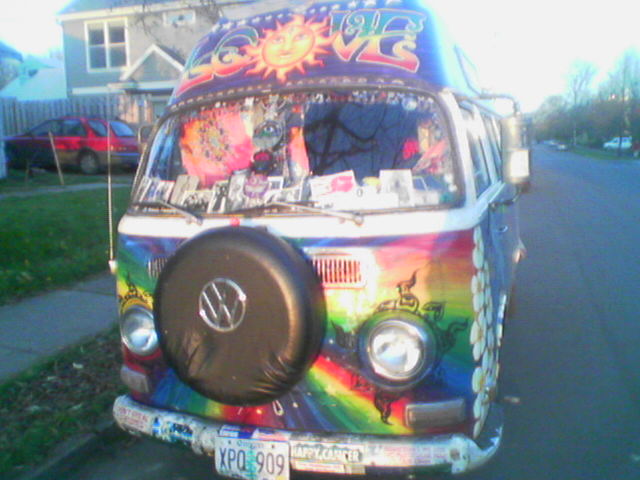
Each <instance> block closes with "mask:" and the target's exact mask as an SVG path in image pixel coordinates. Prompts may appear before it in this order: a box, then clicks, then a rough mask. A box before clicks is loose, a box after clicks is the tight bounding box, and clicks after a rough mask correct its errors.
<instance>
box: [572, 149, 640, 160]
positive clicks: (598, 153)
mask: <svg viewBox="0 0 640 480" xmlns="http://www.w3.org/2000/svg"><path fill="white" fill-rule="evenodd" d="M572 151H573V152H575V153H578V154H580V155H584V156H585V157H591V158H596V159H598V160H615V161H620V162H626V161H629V160H637V158H634V157H633V156H632V155H631V154H630V153H623V154H622V156H621V157H619V156H618V152H611V151H607V150H597V149H595V148H586V147H580V146H576V147H574V148H573V149H572Z"/></svg>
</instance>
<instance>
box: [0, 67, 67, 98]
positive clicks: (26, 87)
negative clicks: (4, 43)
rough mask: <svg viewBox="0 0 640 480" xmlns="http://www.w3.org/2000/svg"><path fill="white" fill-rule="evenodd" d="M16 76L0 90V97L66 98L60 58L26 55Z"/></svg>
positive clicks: (65, 83) (64, 79)
mask: <svg viewBox="0 0 640 480" xmlns="http://www.w3.org/2000/svg"><path fill="white" fill-rule="evenodd" d="M21 70H22V71H21V73H20V75H19V76H18V77H17V78H14V79H13V80H12V81H11V82H9V84H8V85H7V86H6V87H4V88H3V89H2V90H0V97H4V98H7V97H12V98H15V99H17V100H54V99H58V98H67V82H66V77H65V74H64V65H63V63H62V61H61V60H56V59H51V58H47V59H39V58H35V57H27V58H26V59H25V64H24V68H22V69H21Z"/></svg>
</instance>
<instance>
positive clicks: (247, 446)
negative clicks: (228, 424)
mask: <svg viewBox="0 0 640 480" xmlns="http://www.w3.org/2000/svg"><path fill="white" fill-rule="evenodd" d="M215 461H216V471H217V472H218V473H219V474H221V475H226V476H229V477H233V478H240V479H244V480H289V445H288V444H287V443H286V442H267V441H260V440H246V439H242V438H225V437H219V438H218V439H217V442H216V455H215Z"/></svg>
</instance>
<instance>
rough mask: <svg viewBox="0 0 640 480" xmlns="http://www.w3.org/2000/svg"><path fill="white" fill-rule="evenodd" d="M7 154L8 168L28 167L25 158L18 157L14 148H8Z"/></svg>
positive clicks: (22, 168)
mask: <svg viewBox="0 0 640 480" xmlns="http://www.w3.org/2000/svg"><path fill="white" fill-rule="evenodd" d="M5 153H6V156H7V167H8V168H14V169H21V170H24V168H25V167H26V165H25V162H24V160H22V159H20V158H18V155H17V153H16V152H15V150H14V149H13V148H7V149H6V150H5Z"/></svg>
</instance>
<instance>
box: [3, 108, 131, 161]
mask: <svg viewBox="0 0 640 480" xmlns="http://www.w3.org/2000/svg"><path fill="white" fill-rule="evenodd" d="M107 123H108V125H109V127H108V126H107ZM108 128H109V129H110V131H111V135H108V133H109V130H108ZM49 132H51V133H52V134H53V140H54V145H55V148H56V153H57V155H58V160H59V161H60V165H61V166H62V167H77V168H80V170H81V171H82V172H83V173H86V174H94V173H98V172H99V171H100V170H101V169H103V168H105V167H106V166H107V159H108V157H109V155H108V153H109V151H110V152H111V155H110V157H111V165H113V166H118V167H123V168H127V169H134V168H136V167H137V165H138V160H139V157H140V154H139V151H138V150H139V149H138V141H137V139H136V134H135V132H134V131H133V129H132V128H131V127H130V126H129V125H127V124H126V123H125V122H122V121H120V120H111V121H109V122H107V120H105V119H103V118H92V117H83V116H73V117H72V116H68V117H61V118H55V119H52V120H47V121H46V122H43V123H41V124H40V125H38V126H36V127H34V128H32V129H31V130H29V131H28V132H26V133H24V134H22V135H16V136H13V137H8V138H6V139H5V151H6V154H7V159H8V163H9V166H10V167H13V168H25V166H26V165H27V163H28V164H29V166H36V167H45V168H46V167H53V166H55V160H54V156H53V150H52V148H51V141H50V139H49Z"/></svg>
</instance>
